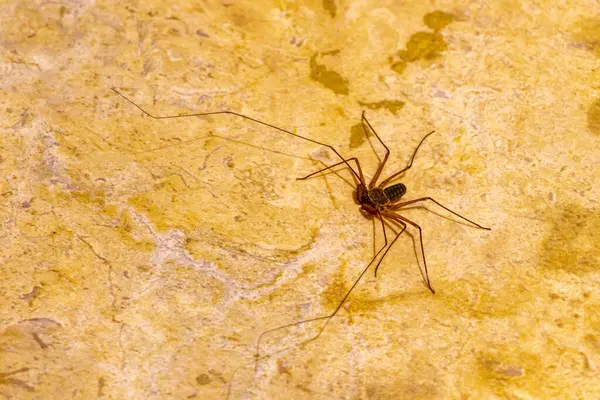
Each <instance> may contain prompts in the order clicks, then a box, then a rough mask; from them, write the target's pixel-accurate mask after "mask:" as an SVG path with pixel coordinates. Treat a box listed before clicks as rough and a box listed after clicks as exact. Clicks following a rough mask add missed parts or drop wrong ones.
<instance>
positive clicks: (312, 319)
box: [255, 214, 388, 359]
mask: <svg viewBox="0 0 600 400" xmlns="http://www.w3.org/2000/svg"><path fill="white" fill-rule="evenodd" d="M378 217H379V219H380V221H381V227H382V229H383V239H384V241H385V243H384V245H383V246H382V247H381V248H380V249H379V251H377V253H376V254H375V256H374V257H373V258H372V259H371V261H370V262H369V264H367V266H366V267H365V268H364V269H363V270H362V272H361V273H360V275H359V276H358V278H356V280H355V281H354V283H353V284H352V286H351V287H350V289H349V290H348V292H347V293H346V295H345V296H344V298H343V299H342V300H341V301H340V303H339V304H338V306H337V307H336V309H335V310H334V311H333V312H332V313H331V314H329V315H325V316H322V317H316V318H310V319H305V320H302V321H296V322H292V323H290V324H285V325H282V326H279V327H277V328H273V329H269V330H266V331H264V332H263V333H261V334H260V336H259V337H258V341H257V342H256V353H255V354H256V359H261V358H263V357H267V356H261V355H260V343H261V341H262V339H263V337H264V336H265V335H267V334H269V333H271V332H275V331H278V330H280V329H285V328H290V327H293V326H299V325H303V324H306V323H309V322H315V321H321V320H326V322H325V324H324V325H323V326H322V327H321V329H320V330H319V332H318V333H317V334H316V335H315V336H314V337H312V338H310V339H308V340H306V341H304V342H302V343H301V344H305V343H309V342H312V341H314V340H316V339H318V338H319V336H321V333H323V331H324V330H325V328H326V327H327V324H329V321H330V320H331V319H332V318H333V317H334V316H335V315H336V314H337V313H338V311H339V310H340V308H342V306H343V305H344V303H345V302H346V300H347V299H348V297H349V296H350V293H352V291H353V290H354V288H355V287H356V285H358V282H359V281H360V280H361V279H362V277H363V276H364V275H365V273H366V272H367V270H368V269H369V267H370V266H371V265H372V264H373V262H374V261H375V260H376V259H377V257H378V256H379V254H380V253H381V252H382V251H383V250H384V249H385V248H386V247H387V245H388V239H387V234H386V230H385V225H384V223H383V218H381V215H379V214H378ZM284 350H285V349H284ZM272 354H275V353H272ZM272 354H269V355H268V356H270V355H272Z"/></svg>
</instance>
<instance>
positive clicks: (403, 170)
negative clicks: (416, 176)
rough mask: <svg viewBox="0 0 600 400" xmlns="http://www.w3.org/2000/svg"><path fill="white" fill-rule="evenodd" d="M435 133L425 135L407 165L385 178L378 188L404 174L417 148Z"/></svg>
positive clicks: (411, 162)
mask: <svg viewBox="0 0 600 400" xmlns="http://www.w3.org/2000/svg"><path fill="white" fill-rule="evenodd" d="M434 132H435V131H431V132H429V133H428V134H427V135H425V136H424V137H423V139H421V141H420V142H419V144H418V145H417V148H416V149H415V151H414V152H413V155H412V157H411V158H410V161H409V162H408V165H407V166H406V167H405V168H403V169H401V170H400V171H398V172H396V173H394V174H392V175H391V176H389V177H387V178H385V179H384V180H383V181H382V182H381V184H380V185H379V186H382V187H385V186H386V185H387V184H388V183H389V182H390V181H391V180H392V179H394V178H395V177H397V176H399V175H400V174H402V173H403V172H406V171H408V170H409V169H410V167H412V164H413V161H414V159H415V156H416V155H417V151H419V147H421V145H422V144H423V142H424V141H425V139H427V138H428V137H429V135H431V134H433V133H434Z"/></svg>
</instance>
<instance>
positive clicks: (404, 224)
mask: <svg viewBox="0 0 600 400" xmlns="http://www.w3.org/2000/svg"><path fill="white" fill-rule="evenodd" d="M386 217H387V216H386ZM387 218H390V219H392V220H394V221H395V222H398V223H399V224H400V225H402V230H401V231H400V233H398V234H397V235H396V237H395V238H394V240H392V243H390V245H389V246H388V248H387V249H385V252H384V253H383V255H382V256H381V258H380V259H379V262H378V263H377V265H376V266H375V277H377V270H378V269H379V266H380V265H381V262H382V261H383V259H384V258H385V256H386V254H387V253H388V251H390V249H391V248H392V246H393V245H394V243H396V240H398V238H399V237H400V235H401V234H402V232H404V231H405V230H406V223H404V221H401V220H398V219H396V218H391V217H387Z"/></svg>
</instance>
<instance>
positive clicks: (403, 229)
mask: <svg viewBox="0 0 600 400" xmlns="http://www.w3.org/2000/svg"><path fill="white" fill-rule="evenodd" d="M388 218H389V217H388ZM393 220H394V221H396V222H398V223H399V224H401V225H402V230H401V231H400V233H398V234H397V235H396V237H395V238H394V240H392V243H390V245H389V247H388V248H387V249H386V250H385V252H384V253H383V255H382V256H381V259H380V260H379V262H378V263H377V265H376V266H375V277H377V270H378V269H379V266H380V265H381V262H382V261H383V259H384V258H385V256H386V255H387V253H388V251H390V249H391V248H392V246H393V245H394V243H396V240H398V238H399V237H400V235H401V234H402V232H404V231H405V230H406V224H405V223H404V221H401V220H398V219H395V218H394V219H393ZM434 293H435V292H434Z"/></svg>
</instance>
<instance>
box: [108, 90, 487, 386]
mask: <svg viewBox="0 0 600 400" xmlns="http://www.w3.org/2000/svg"><path fill="white" fill-rule="evenodd" d="M111 89H112V91H114V92H115V93H116V94H118V95H119V96H121V97H122V98H124V99H125V100H127V101H128V102H129V103H131V104H132V105H134V106H135V107H136V108H138V109H139V110H140V111H141V112H142V113H144V114H145V115H147V116H149V117H150V118H153V119H171V118H185V117H200V116H207V115H222V114H228V115H234V116H236V117H240V118H243V119H246V120H248V121H252V122H255V123H257V124H261V125H264V126H266V127H269V128H272V129H275V130H278V131H280V132H283V133H285V134H288V135H291V136H294V137H297V138H300V139H303V140H306V141H309V142H312V143H315V144H318V145H321V146H324V147H327V148H328V149H330V150H331V151H333V152H334V153H335V155H336V156H337V157H339V159H340V160H341V161H340V162H338V163H336V164H333V165H330V166H328V167H326V168H323V169H320V170H318V171H316V172H313V173H311V174H309V175H306V176H305V177H302V178H297V179H298V180H305V179H308V178H310V177H312V176H314V175H317V174H319V173H321V172H323V171H327V170H329V169H332V168H335V167H338V166H341V165H343V166H345V167H347V168H348V169H349V170H350V171H351V172H352V174H353V177H354V178H355V180H357V181H358V183H357V185H356V198H355V201H356V202H357V203H358V204H359V205H360V207H361V211H362V212H363V213H364V214H366V215H367V216H373V217H376V218H378V219H379V221H380V222H381V229H382V230H383V239H384V245H383V246H382V247H381V248H380V249H379V250H378V251H377V252H376V253H375V255H374V256H373V258H372V259H371V261H370V262H369V263H368V264H367V266H366V267H365V268H364V269H363V270H362V272H361V273H360V275H359V276H358V278H357V279H356V280H355V281H354V283H353V284H352V286H351V287H350V289H349V290H348V292H347V293H346V295H345V296H344V298H343V299H342V300H341V301H340V303H339V304H338V306H337V307H336V309H335V310H334V311H333V312H332V313H331V314H329V315H325V316H322V317H317V318H311V319H306V320H302V321H297V322H293V323H290V324H287V325H282V326H279V327H277V328H273V329H269V330H267V331H264V332H263V333H261V334H260V336H259V338H258V341H257V346H256V357H255V360H256V361H257V360H258V359H260V358H265V357H269V356H272V355H273V354H275V353H272V354H268V355H264V356H261V355H260V342H261V340H262V339H263V337H264V336H265V335H267V334H269V333H271V332H274V331H277V330H280V329H285V328H289V327H293V326H298V325H301V324H306V323H308V322H315V321H320V320H326V321H325V324H323V326H322V327H321V329H320V330H319V332H318V333H317V334H316V335H315V336H314V337H312V338H310V339H308V340H306V341H305V342H303V343H307V342H310V341H313V340H316V339H317V338H318V337H319V336H320V335H321V333H323V331H324V330H325V328H326V327H327V324H328V323H329V321H330V320H331V319H332V318H333V317H334V316H335V315H336V314H337V313H338V311H339V310H340V308H341V307H342V306H343V304H344V303H345V302H346V300H347V299H348V297H349V296H350V293H352V290H354V288H355V287H356V285H357V284H358V282H359V281H360V280H361V279H362V277H363V276H364V275H365V273H366V272H367V270H368V269H369V268H370V267H371V265H372V264H373V263H374V262H375V260H376V259H377V257H378V256H379V255H380V254H381V253H382V252H383V254H382V256H381V258H380V259H379V261H378V262H377V265H376V266H375V276H377V270H378V269H379V266H380V265H381V262H382V261H383V259H384V258H385V256H386V255H387V253H388V251H389V250H390V249H391V248H392V246H393V245H394V243H396V240H398V238H399V237H400V235H401V234H402V233H403V232H404V231H405V230H406V228H407V224H408V225H411V226H413V227H414V228H416V229H417V230H418V231H419V243H420V247H421V256H422V257H423V267H424V272H425V279H424V280H425V284H426V285H427V288H428V289H429V290H430V291H431V293H435V290H433V287H432V286H431V281H430V280H429V272H428V270H427V260H426V258H425V248H424V247H423V233H422V231H421V227H420V226H419V225H417V224H416V223H415V222H413V221H411V220H410V219H408V218H406V217H404V216H402V215H400V214H398V211H399V210H401V209H402V208H405V207H407V206H410V205H413V204H416V203H421V202H425V201H428V200H429V201H431V202H433V203H435V204H436V205H438V206H439V207H441V208H443V209H444V210H446V211H448V212H450V213H451V214H453V215H455V216H457V217H459V218H461V219H463V220H465V221H467V222H469V223H470V224H471V225H472V226H473V227H476V228H479V229H485V230H490V228H486V227H484V226H482V225H479V224H478V223H476V222H474V221H471V220H470V219H468V218H466V217H463V216H462V215H460V214H458V213H457V212H454V211H452V210H451V209H449V208H448V207H446V206H444V205H442V204H441V203H439V202H438V201H436V200H434V199H433V198H431V197H420V198H418V199H414V200H408V201H400V199H401V198H402V196H404V194H405V193H406V186H405V185H404V184H402V183H396V184H393V185H390V186H387V185H388V183H390V182H391V181H392V180H393V179H395V178H397V177H398V176H400V175H401V174H403V173H404V172H406V171H408V170H409V169H410V167H412V164H413V160H414V159H415V156H416V155H417V151H418V150H419V148H420V147H421V145H422V144H423V142H424V141H425V139H427V137H429V136H430V135H431V134H433V133H434V132H435V131H431V132H429V133H428V134H427V135H425V136H424V137H423V139H421V141H420V142H419V144H418V145H417V147H416V148H415V151H414V152H413V154H412V156H411V158H410V161H409V162H408V165H407V166H406V167H405V168H403V169H401V170H400V171H398V172H395V173H393V174H392V175H390V176H389V177H387V178H385V179H384V180H383V181H381V183H379V184H377V181H378V179H379V177H380V175H381V173H382V172H383V168H384V167H385V164H386V162H387V160H388V157H389V155H390V149H389V148H388V147H387V146H386V145H385V143H384V142H383V140H381V138H380V137H379V135H378V134H377V132H376V131H375V129H374V128H373V127H372V126H371V124H370V123H369V121H368V120H367V118H366V116H365V112H364V111H363V113H362V116H361V121H362V123H363V126H364V124H366V125H367V126H368V127H369V129H370V131H371V132H373V134H374V135H375V137H376V138H377V140H378V141H379V143H381V145H382V146H383V147H384V148H385V156H384V157H383V159H382V160H381V161H380V162H379V165H378V166H377V170H376V171H375V174H374V175H373V177H372V178H371V180H370V181H369V183H368V184H367V181H366V180H365V177H364V175H363V171H362V168H361V166H360V162H359V160H358V159H357V158H356V157H352V158H347V159H346V158H344V157H342V155H341V154H340V153H339V152H338V151H337V150H336V149H335V148H334V147H333V146H331V145H328V144H326V143H321V142H318V141H316V140H313V139H309V138H307V137H304V136H301V135H298V134H296V133H293V132H290V131H288V130H285V129H282V128H279V127H277V126H275V125H272V124H269V123H266V122H263V121H260V120H258V119H255V118H251V117H248V116H246V115H243V114H239V113H236V112H233V111H214V112H203V113H189V114H178V115H165V116H155V115H152V114H150V113H149V112H147V111H146V110H144V109H143V108H142V107H140V106H138V105H137V104H135V103H134V102H133V101H131V100H130V99H129V98H127V97H125V95H123V94H121V93H120V92H119V91H117V90H116V89H114V88H111ZM365 132H366V129H365ZM351 162H354V163H355V164H356V169H354V168H352V166H351V165H350V163H351ZM385 220H389V221H392V222H393V223H397V224H398V225H400V226H401V227H402V229H401V230H400V231H399V232H398V233H397V234H396V235H395V237H394V238H393V239H392V240H391V241H390V242H389V245H388V237H387V233H386V228H385ZM384 250H385V251H384ZM417 262H418V258H417ZM284 350H285V349H284ZM280 351H283V350H280ZM280 351H277V353H279V352H280ZM236 371H237V370H236ZM234 374H235V373H234ZM230 384H231V382H230ZM228 397H229V396H228Z"/></svg>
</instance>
